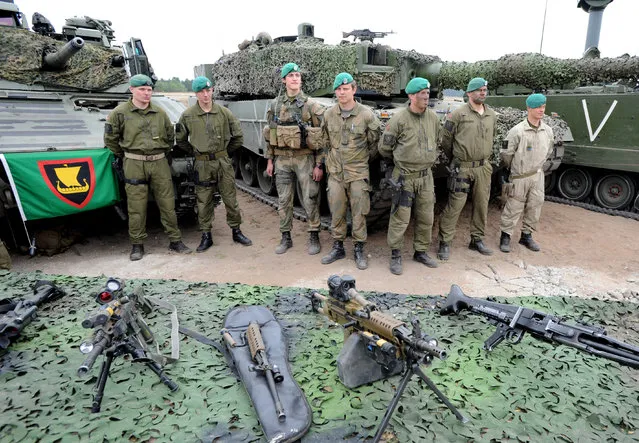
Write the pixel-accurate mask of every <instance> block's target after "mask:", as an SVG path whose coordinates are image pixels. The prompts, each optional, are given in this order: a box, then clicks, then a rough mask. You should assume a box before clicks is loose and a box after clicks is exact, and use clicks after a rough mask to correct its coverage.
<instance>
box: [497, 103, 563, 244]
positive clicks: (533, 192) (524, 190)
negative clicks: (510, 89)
mask: <svg viewBox="0 0 639 443" xmlns="http://www.w3.org/2000/svg"><path fill="white" fill-rule="evenodd" d="M526 107H527V110H528V117H527V118H526V120H524V121H522V122H521V123H519V124H517V125H516V126H515V127H513V128H512V129H511V130H510V131H509V132H508V135H507V136H506V141H505V142H504V147H503V149H502V151H501V159H502V161H503V162H504V164H505V166H506V167H507V168H509V169H510V180H509V182H510V183H506V184H504V186H506V187H507V195H508V200H507V201H506V206H505V207H504V211H503V212H502V214H501V223H500V228H501V239H500V242H499V249H500V250H501V251H502V252H510V236H511V235H512V234H513V230H514V229H515V226H516V225H517V223H518V222H519V218H520V217H521V214H522V213H523V214H524V219H523V222H522V227H521V238H520V239H519V243H520V244H522V245H524V246H526V247H527V248H528V249H530V250H531V251H539V250H540V247H539V245H538V244H537V243H536V242H535V241H534V240H533V238H532V233H533V232H534V231H535V230H536V229H537V223H539V217H540V216H541V207H542V205H543V204H544V197H545V192H544V171H543V166H544V162H545V161H546V159H547V158H548V155H549V153H550V152H552V147H553V145H554V135H553V131H552V128H551V127H550V126H548V125H547V124H545V123H544V122H543V121H542V118H543V117H544V112H545V111H546V97H545V96H544V95H542V94H531V95H530V96H528V98H527V99H526Z"/></svg>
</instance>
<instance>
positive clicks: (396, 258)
mask: <svg viewBox="0 0 639 443" xmlns="http://www.w3.org/2000/svg"><path fill="white" fill-rule="evenodd" d="M390 271H391V272H392V273H393V274H395V275H402V253H401V252H400V250H399V249H393V250H392V251H391V258H390Z"/></svg>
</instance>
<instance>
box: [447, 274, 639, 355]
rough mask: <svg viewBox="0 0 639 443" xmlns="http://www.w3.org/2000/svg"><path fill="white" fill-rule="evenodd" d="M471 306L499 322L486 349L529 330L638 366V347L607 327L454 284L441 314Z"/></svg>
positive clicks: (545, 338) (540, 336)
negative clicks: (568, 319) (477, 294)
mask: <svg viewBox="0 0 639 443" xmlns="http://www.w3.org/2000/svg"><path fill="white" fill-rule="evenodd" d="M461 310H468V311H470V312H472V313H474V314H481V315H483V316H485V317H487V318H488V319H489V320H490V321H491V322H492V323H494V324H496V325H497V330H496V331H495V332H494V333H493V335H491V336H490V337H489V338H488V340H486V341H485V342H484V349H485V350H486V351H492V350H493V349H494V348H495V347H496V346H497V345H498V344H499V343H501V342H502V341H504V339H508V340H509V341H511V342H512V343H519V342H520V341H521V340H522V338H523V337H524V334H525V333H526V332H528V333H530V334H531V335H532V336H533V337H535V338H536V339H539V340H543V341H547V342H551V343H560V344H563V345H567V346H572V347H573V348H577V349H579V350H581V351H584V352H588V353H590V354H593V355H596V356H598V357H604V358H608V359H610V360H614V361H616V362H618V363H621V364H624V365H628V366H630V367H633V368H639V347H637V346H633V345H629V344H627V343H624V342H622V341H619V340H615V339H614V338H610V337H608V336H607V335H606V330H605V329H604V328H601V327H598V326H590V325H587V324H576V325H570V324H567V323H565V322H564V320H563V319H561V318H559V317H556V316H554V315H551V314H546V313H544V312H540V311H535V310H534V309H529V308H524V307H522V306H514V305H507V304H502V303H497V302H491V301H486V300H478V299H475V298H472V297H468V296H466V295H464V293H463V292H462V290H461V288H460V287H459V286H457V285H453V286H451V288H450V293H449V294H448V298H446V301H445V302H444V305H443V306H442V308H441V314H442V315H446V314H458V313H459V311H461Z"/></svg>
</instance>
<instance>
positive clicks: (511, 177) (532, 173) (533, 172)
mask: <svg viewBox="0 0 639 443" xmlns="http://www.w3.org/2000/svg"><path fill="white" fill-rule="evenodd" d="M538 172H539V169H537V170H535V171H532V172H527V173H525V174H521V175H511V176H510V179H511V180H516V179H519V178H528V177H532V176H533V175H537V173H538Z"/></svg>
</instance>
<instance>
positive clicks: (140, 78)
mask: <svg viewBox="0 0 639 443" xmlns="http://www.w3.org/2000/svg"><path fill="white" fill-rule="evenodd" d="M129 84H130V85H131V86H133V87H134V88H137V87H138V86H151V87H153V80H151V79H150V78H149V77H147V76H146V75H144V74H136V75H134V76H133V77H131V79H130V80H129Z"/></svg>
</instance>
